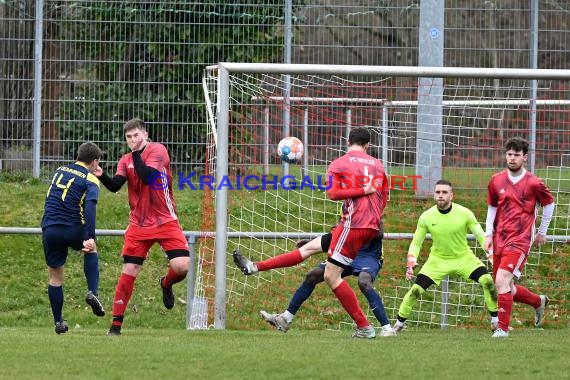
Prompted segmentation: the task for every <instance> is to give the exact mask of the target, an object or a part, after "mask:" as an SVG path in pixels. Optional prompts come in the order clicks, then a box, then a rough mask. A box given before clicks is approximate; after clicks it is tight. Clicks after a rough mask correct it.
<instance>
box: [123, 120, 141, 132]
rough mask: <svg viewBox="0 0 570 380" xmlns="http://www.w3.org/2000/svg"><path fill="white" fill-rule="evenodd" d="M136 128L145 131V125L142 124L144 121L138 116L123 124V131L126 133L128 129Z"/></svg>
mask: <svg viewBox="0 0 570 380" xmlns="http://www.w3.org/2000/svg"><path fill="white" fill-rule="evenodd" d="M137 128H138V129H140V130H141V131H146V126H145V125H144V121H142V119H139V118H134V119H131V120H129V121H127V122H126V123H125V125H124V126H123V133H127V132H128V131H130V130H133V129H137Z"/></svg>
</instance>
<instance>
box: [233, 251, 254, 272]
mask: <svg viewBox="0 0 570 380" xmlns="http://www.w3.org/2000/svg"><path fill="white" fill-rule="evenodd" d="M232 256H233V258H234V264H235V265H236V266H237V267H238V268H239V269H240V270H241V271H242V273H243V274H245V275H246V276H249V275H250V274H255V273H257V272H258V270H257V266H256V265H255V263H254V262H253V261H251V260H250V259H248V258H246V257H244V256H243V255H242V254H241V253H240V251H239V249H235V250H234V252H233V254H232Z"/></svg>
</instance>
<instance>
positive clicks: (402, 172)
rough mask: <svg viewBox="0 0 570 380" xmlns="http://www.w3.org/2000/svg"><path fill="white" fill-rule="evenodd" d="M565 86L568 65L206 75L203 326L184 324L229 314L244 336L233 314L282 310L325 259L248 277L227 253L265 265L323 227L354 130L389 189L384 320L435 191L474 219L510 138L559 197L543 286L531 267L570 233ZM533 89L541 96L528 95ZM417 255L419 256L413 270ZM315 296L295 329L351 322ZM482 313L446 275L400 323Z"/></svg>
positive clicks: (232, 70)
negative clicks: (467, 208)
mask: <svg viewBox="0 0 570 380" xmlns="http://www.w3.org/2000/svg"><path fill="white" fill-rule="evenodd" d="M497 79H498V80H497ZM569 81H570V70H538V69H534V70H533V69H478V68H437V67H397V66H393V67H375V66H338V65H295V64H290V65H288V64H252V63H220V64H218V65H216V66H210V67H207V68H206V69H205V71H204V77H203V88H204V94H205V99H206V108H207V116H208V122H209V133H208V146H207V154H206V165H205V167H206V169H205V173H204V174H206V175H208V176H213V177H214V178H215V182H214V184H213V186H212V189H208V188H207V189H205V191H204V195H203V197H204V199H203V217H202V218H203V220H202V230H203V231H211V230H215V234H214V236H213V237H212V236H204V237H203V238H201V239H200V242H199V251H198V258H197V262H198V269H197V275H196V281H195V285H194V287H193V289H194V294H192V295H189V298H190V297H191V299H192V301H193V302H194V303H196V302H197V303H196V305H197V310H199V311H200V313H202V314H201V315H202V318H201V319H200V318H199V317H197V316H195V317H194V319H193V320H194V321H195V320H196V318H198V319H199V320H200V323H198V324H193V325H192V326H189V328H204V327H209V326H213V327H214V328H217V329H224V328H226V324H227V318H228V317H227V316H228V313H230V314H231V315H232V327H237V328H240V327H243V326H241V325H240V322H239V319H240V318H239V316H240V314H241V313H244V311H243V310H259V309H269V310H273V309H276V310H278V311H282V310H284V309H285V308H286V306H287V303H288V299H289V297H290V295H292V293H293V292H294V290H295V286H297V285H298V284H299V283H300V281H302V279H303V276H304V274H305V273H306V272H307V271H308V269H310V268H311V267H312V266H313V265H315V264H317V263H318V262H319V261H322V260H324V258H325V257H326V256H325V255H324V254H322V255H320V256H318V258H314V259H313V258H311V259H310V260H309V262H308V263H306V264H305V263H303V264H301V265H299V266H297V267H295V268H284V269H278V270H271V271H267V272H262V273H260V274H258V275H255V276H247V277H246V276H244V275H243V274H241V272H239V271H238V270H237V269H236V268H235V267H234V266H233V262H232V258H231V252H232V251H233V250H234V249H240V250H241V251H242V253H243V254H245V255H246V256H248V257H250V258H251V259H252V260H255V261H257V260H263V259H267V258H270V257H273V256H275V255H278V254H280V253H282V252H287V251H290V250H292V249H293V247H294V242H295V240H297V239H299V238H312V237H315V236H318V235H320V234H324V233H326V232H328V231H329V230H330V228H331V227H332V226H333V225H334V224H335V223H336V222H337V219H338V215H339V205H338V203H337V202H333V201H330V200H328V199H326V196H325V192H324V191H323V190H322V188H319V186H317V184H318V179H319V178H322V177H324V175H325V171H326V167H327V165H328V164H329V163H330V162H331V161H332V160H334V159H335V158H338V157H339V156H340V155H342V154H343V153H344V149H345V146H346V136H347V135H348V132H349V131H350V129H351V128H352V127H354V126H366V127H368V128H369V129H370V131H371V133H372V136H373V141H372V147H371V152H370V153H371V154H372V155H375V156H377V157H378V158H380V159H381V160H383V162H384V163H385V166H386V167H387V171H388V174H389V175H390V180H391V183H390V184H391V193H390V201H389V203H388V207H387V209H386V215H387V216H386V221H385V231H386V232H385V241H384V258H385V264H384V268H383V269H382V271H381V272H380V274H379V278H378V279H377V281H376V283H375V287H376V288H377V289H378V291H379V292H380V294H381V295H382V297H383V300H384V304H385V306H386V310H387V312H388V315H389V317H390V318H391V319H394V317H395V314H396V312H397V308H398V306H399V304H400V302H401V300H402V298H403V296H404V294H405V292H406V291H407V289H408V288H409V286H410V283H409V282H407V281H406V280H405V279H404V277H403V271H402V270H401V269H402V268H403V266H404V265H405V256H406V252H407V245H408V244H409V239H410V238H411V236H412V232H413V230H414V228H415V223H416V222H417V218H418V217H419V214H420V213H421V212H422V211H423V210H425V209H427V207H429V206H431V205H432V204H431V203H430V202H431V201H430V199H429V197H430V193H431V189H433V184H434V183H435V182H436V181H437V180H438V179H440V178H446V179H449V180H450V181H451V182H452V183H453V184H454V188H455V189H456V191H455V192H456V200H457V202H458V203H462V204H464V203H468V204H469V205H471V208H472V209H473V211H474V212H475V214H476V216H477V217H478V219H479V221H480V222H481V223H482V224H483V222H484V218H485V211H486V204H485V189H486V184H487V182H488V180H489V176H490V174H491V173H493V172H495V171H498V170H500V169H502V168H503V166H504V165H503V164H504V159H503V156H502V155H503V153H502V144H503V142H504V140H505V139H506V138H508V137H512V136H514V135H523V136H524V137H527V138H528V140H529V141H530V143H531V152H529V156H530V157H531V160H530V163H529V165H530V167H529V169H531V170H532V171H537V172H538V174H539V175H540V176H541V177H542V178H543V179H544V180H545V181H546V182H547V184H548V185H549V186H550V188H551V190H552V191H553V193H554V194H555V196H556V202H557V211H556V214H555V217H554V219H553V222H552V223H551V230H549V244H547V245H545V246H543V247H541V249H539V250H537V251H536V252H534V253H536V254H535V255H533V256H532V257H533V258H532V259H529V265H528V266H527V271H528V273H526V274H525V275H526V277H527V278H528V279H529V281H533V282H535V285H536V286H538V287H541V286H543V287H547V286H548V285H547V284H544V283H542V282H540V280H539V275H538V272H537V271H538V268H539V267H541V268H542V269H541V270H542V271H543V272H544V268H545V267H546V268H547V269H548V268H549V265H551V263H550V261H549V260H550V257H552V255H551V254H552V253H553V252H554V250H555V248H556V244H558V243H559V242H563V241H567V240H568V238H567V235H568V229H569V228H570V222H569V217H568V209H569V208H570V206H569V204H570V195H569V194H570V180H568V179H567V178H570V176H569V174H570V163H569V162H568V159H567V154H566V152H567V151H568V150H569V146H570V137H569V136H568V135H569V130H570V128H569V127H568V125H567V124H566V120H567V118H568V116H567V115H568V111H569V107H568V106H569V105H570V99H567V98H566V92H567V91H566V90H565V89H567V88H568V87H569V86H568V83H569ZM532 93H536V94H538V95H537V97H536V98H530V97H529V96H530V94H532ZM284 133H287V134H288V135H291V136H295V137H298V138H300V139H301V140H302V141H303V143H304V145H305V153H304V156H303V161H302V163H300V164H299V165H289V164H284V163H282V162H280V161H279V160H278V158H277V157H276V147H277V142H278V141H279V140H281V138H283V137H285V135H284ZM284 176H286V177H287V178H288V179H287V181H283V178H284ZM308 181H309V183H310V184H312V185H313V186H309V185H307V183H308ZM470 241H471V243H472V246H473V249H474V251H475V252H476V254H477V255H478V256H479V257H481V258H484V257H485V256H484V254H483V253H482V250H481V248H480V247H477V245H476V243H475V241H473V240H472V239H470ZM427 255H428V251H427V250H426V249H424V250H423V251H422V254H421V256H420V264H421V262H423V261H424V260H425V259H426V258H427ZM553 270H554V269H553ZM558 276H560V274H559V275H558ZM564 276H566V275H564ZM562 280H565V278H562ZM352 285H353V287H354V284H352ZM322 288H323V289H318V291H317V290H316V291H315V293H314V297H315V300H309V301H308V302H307V303H306V304H307V305H306V306H305V305H304V306H303V307H304V308H305V307H306V308H308V309H309V310H313V311H314V312H312V313H310V315H311V318H306V319H305V318H298V319H299V320H301V319H302V320H303V321H302V322H297V321H296V324H298V325H299V326H305V327H307V328H319V326H320V328H330V329H342V328H344V327H345V326H347V325H350V324H351V320H350V318H349V317H348V316H347V315H346V313H344V311H343V310H342V308H341V307H340V305H338V302H335V299H334V297H332V295H330V294H329V293H330V290H328V289H325V288H326V286H322ZM327 290H328V292H327ZM256 305H257V306H256ZM362 305H363V306H364V305H366V303H365V302H362ZM483 305H484V303H483V299H482V291H481V290H480V289H479V287H478V285H477V284H475V283H465V282H463V281H460V280H459V279H455V278H450V279H449V280H448V281H447V282H445V283H444V284H442V287H432V288H430V291H428V292H427V293H426V294H425V295H424V296H423V298H422V299H421V300H420V301H419V302H418V305H417V307H416V311H415V312H414V314H413V316H412V317H411V318H410V319H409V320H408V325H409V326H414V325H418V326H419V325H427V326H430V325H434V326H457V325H462V326H463V325H474V326H476V325H481V324H482V323H483V322H482V321H486V318H487V315H486V314H485V309H484V306H483ZM256 307H257V309H256ZM248 312H250V311H248ZM368 313H369V314H370V315H371V312H370V311H368ZM204 315H205V316H206V319H207V321H205V320H203V319H204ZM372 320H374V319H373V318H372V319H371V321H372ZM246 327H249V328H251V326H246Z"/></svg>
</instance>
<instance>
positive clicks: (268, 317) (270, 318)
mask: <svg viewBox="0 0 570 380" xmlns="http://www.w3.org/2000/svg"><path fill="white" fill-rule="evenodd" d="M259 314H261V318H263V320H264V321H265V322H267V323H269V324H270V325H271V326H273V327H276V328H277V330H279V331H283V332H284V333H286V332H287V331H288V330H289V327H291V322H287V321H286V320H285V318H284V317H283V314H270V313H268V312H266V311H264V310H261V311H260V312H259Z"/></svg>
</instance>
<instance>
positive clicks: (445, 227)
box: [408, 203, 485, 258]
mask: <svg viewBox="0 0 570 380" xmlns="http://www.w3.org/2000/svg"><path fill="white" fill-rule="evenodd" d="M468 231H470V232H471V233H472V234H473V235H475V237H476V238H477V241H478V242H479V244H480V245H481V246H483V244H484V242H485V233H484V232H483V228H482V227H481V225H480V224H479V222H478V221H477V219H476V218H475V215H474V214H473V212H471V210H469V209H468V208H466V207H463V206H461V205H459V204H457V203H452V204H451V210H450V211H449V212H448V213H445V214H444V213H442V212H440V211H439V210H438V208H437V206H433V207H431V208H430V209H429V210H427V211H425V212H424V213H423V214H422V215H421V216H420V218H419V219H418V225H417V227H416V232H414V237H413V239H412V243H411V244H410V248H409V250H408V255H413V256H415V257H416V258H417V257H418V256H419V253H420V250H421V247H422V244H423V242H424V239H425V237H426V234H428V233H429V234H430V235H431V239H432V244H431V249H430V255H435V256H438V257H441V258H456V257H460V256H463V255H467V254H473V251H471V248H470V247H469V244H468V243H467V234H468Z"/></svg>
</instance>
